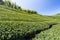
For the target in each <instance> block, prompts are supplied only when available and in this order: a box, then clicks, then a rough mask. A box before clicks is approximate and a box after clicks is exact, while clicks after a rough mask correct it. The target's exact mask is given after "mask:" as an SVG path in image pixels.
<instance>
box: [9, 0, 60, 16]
mask: <svg viewBox="0 0 60 40" xmlns="http://www.w3.org/2000/svg"><path fill="white" fill-rule="evenodd" d="M10 1H11V2H14V3H16V4H17V5H19V6H21V7H22V8H25V9H29V10H35V11H37V12H38V13H39V14H42V15H54V14H57V13H60V0H10Z"/></svg>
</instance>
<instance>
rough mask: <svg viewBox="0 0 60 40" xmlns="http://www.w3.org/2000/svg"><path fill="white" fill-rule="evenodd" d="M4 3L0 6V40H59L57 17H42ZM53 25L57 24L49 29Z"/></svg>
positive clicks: (59, 22)
mask: <svg viewBox="0 0 60 40" xmlns="http://www.w3.org/2000/svg"><path fill="white" fill-rule="evenodd" d="M6 3H7V4H6V5H0V40H30V39H31V40H50V39H51V40H55V39H56V40H60V39H59V37H60V35H57V34H59V33H60V32H57V31H59V29H60V27H59V26H60V25H59V24H60V21H59V20H60V18H59V16H42V15H39V14H37V12H36V11H32V10H24V9H21V7H19V6H17V5H16V4H13V3H10V2H6ZM55 23H58V24H57V25H54V26H53V27H52V28H51V29H49V28H50V26H51V25H53V24H55ZM45 29H48V30H45ZM43 30H44V31H43ZM40 32H41V33H40ZM38 33H39V34H38ZM36 34H38V35H36ZM35 36H36V37H35ZM57 36H58V38H57ZM32 37H35V38H33V39H32Z"/></svg>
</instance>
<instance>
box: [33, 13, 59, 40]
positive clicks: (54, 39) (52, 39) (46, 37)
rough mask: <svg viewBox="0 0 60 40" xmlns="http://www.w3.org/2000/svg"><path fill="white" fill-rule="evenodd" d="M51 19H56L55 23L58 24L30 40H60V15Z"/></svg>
mask: <svg viewBox="0 0 60 40" xmlns="http://www.w3.org/2000/svg"><path fill="white" fill-rule="evenodd" d="M53 17H55V18H56V19H57V20H56V21H55V22H56V23H58V24H56V25H53V26H52V28H50V29H48V30H45V31H43V32H41V33H39V34H38V35H36V37H35V38H33V39H32V40H60V18H59V17H60V14H56V15H54V16H53Z"/></svg>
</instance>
